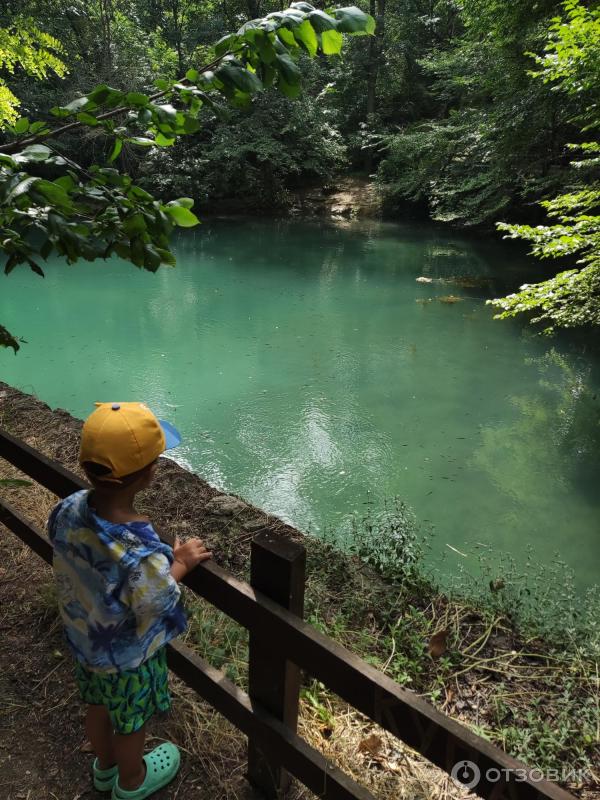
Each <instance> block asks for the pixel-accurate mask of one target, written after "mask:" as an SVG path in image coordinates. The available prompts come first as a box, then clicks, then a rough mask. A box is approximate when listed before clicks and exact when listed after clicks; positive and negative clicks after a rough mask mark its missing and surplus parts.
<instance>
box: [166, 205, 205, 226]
mask: <svg viewBox="0 0 600 800" xmlns="http://www.w3.org/2000/svg"><path fill="white" fill-rule="evenodd" d="M164 210H165V211H166V212H167V214H168V215H169V217H170V218H171V220H172V221H173V222H174V223H175V224H176V225H179V227H180V228H193V227H194V225H197V224H198V223H199V222H200V220H199V219H198V217H197V216H196V215H195V214H194V213H193V212H192V211H190V210H189V208H184V207H183V206H180V205H171V204H169V205H167V206H164Z"/></svg>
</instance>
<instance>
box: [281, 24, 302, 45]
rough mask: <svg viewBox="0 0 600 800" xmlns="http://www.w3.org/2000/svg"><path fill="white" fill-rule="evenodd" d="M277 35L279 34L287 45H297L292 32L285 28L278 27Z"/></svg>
mask: <svg viewBox="0 0 600 800" xmlns="http://www.w3.org/2000/svg"><path fill="white" fill-rule="evenodd" d="M277 36H279V38H280V39H281V41H282V42H283V43H284V44H287V46H288V47H298V42H297V41H296V39H295V37H294V34H293V33H292V32H291V31H290V30H288V29H287V28H278V29H277Z"/></svg>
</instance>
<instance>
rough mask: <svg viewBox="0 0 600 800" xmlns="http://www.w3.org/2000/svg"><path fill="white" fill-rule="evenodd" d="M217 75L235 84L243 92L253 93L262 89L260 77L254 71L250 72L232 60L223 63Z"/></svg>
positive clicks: (224, 80) (228, 82)
mask: <svg viewBox="0 0 600 800" xmlns="http://www.w3.org/2000/svg"><path fill="white" fill-rule="evenodd" d="M216 76H217V78H218V79H219V80H220V81H222V83H224V84H226V85H229V86H235V87H236V89H239V90H240V91H241V92H247V93H249V94H252V93H254V92H258V91H260V90H261V89H262V83H261V81H260V78H259V77H258V76H257V75H256V74H255V73H254V72H249V71H248V70H247V69H244V68H243V67H240V66H238V65H237V64H232V63H231V62H226V63H224V64H221V66H220V67H219V68H218V69H217V71H216Z"/></svg>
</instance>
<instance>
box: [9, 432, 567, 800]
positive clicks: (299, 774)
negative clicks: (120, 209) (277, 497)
mask: <svg viewBox="0 0 600 800" xmlns="http://www.w3.org/2000/svg"><path fill="white" fill-rule="evenodd" d="M0 456H1V457H3V458H4V459H6V460H7V461H9V462H10V463H11V464H13V465H14V466H16V467H17V468H18V469H19V470H21V471H22V472H24V473H25V474H26V475H29V476H30V477H31V478H33V479H34V480H36V481H37V482H38V483H40V484H41V485H42V486H44V487H45V488H47V489H49V490H50V491H51V492H53V493H54V494H56V495H58V496H59V497H66V496H67V495H69V494H71V493H72V492H74V491H77V490H79V489H82V488H89V487H88V486H87V484H86V483H84V482H83V481H82V480H81V479H80V478H79V477H78V476H76V475H75V474H73V473H71V472H69V471H68V470H66V469H65V468H64V467H62V466H61V465H60V464H57V463H56V462H54V461H52V460H51V459H49V458H47V457H46V456H44V455H42V454H41V453H39V452H37V451H36V450H34V449H33V448H31V447H29V446H28V445H26V444H25V443H24V442H21V441H19V440H18V439H16V438H15V437H13V436H11V435H10V434H8V433H7V432H5V431H2V430H0ZM0 522H2V523H3V524H4V525H5V526H6V527H7V528H9V529H10V530H11V531H12V532H13V533H15V534H16V535H17V536H19V537H20V538H21V539H22V540H23V541H24V542H25V543H26V544H28V545H29V546H30V547H31V548H32V549H33V550H34V551H35V552H36V553H37V554H38V555H39V556H41V557H42V558H43V559H45V560H46V561H47V562H48V563H51V560H52V546H51V544H50V542H49V540H48V539H47V537H46V536H45V534H44V533H43V532H42V531H40V530H39V529H38V528H36V527H35V526H34V525H33V524H31V523H30V522H29V521H28V520H26V519H25V518H24V517H23V516H22V515H21V514H20V513H19V512H18V510H16V509H15V508H13V507H12V506H11V505H10V504H9V503H8V502H6V501H5V500H4V499H0ZM164 538H165V540H166V541H169V543H172V541H171V540H170V539H169V537H168V536H165V537H164ZM184 583H185V584H186V585H187V586H188V587H189V588H190V589H192V590H193V591H194V592H195V593H196V594H197V595H199V596H201V597H203V598H205V599H206V600H208V601H209V602H210V603H212V604H213V605H214V606H216V607H217V608H218V609H220V610H221V611H223V612H224V613H225V614H227V615H228V616H229V617H231V618H232V619H233V620H235V621H236V622H237V623H239V624H240V625H242V626H244V627H246V628H247V629H248V631H249V633H250V647H249V694H246V693H245V692H243V691H242V690H241V689H239V688H238V687H237V686H235V685H234V684H233V683H232V682H231V681H229V680H228V679H227V678H226V677H225V676H224V675H223V673H221V672H219V671H218V670H215V669H214V668H213V667H211V666H210V665H209V664H207V663H206V662H205V661H204V660H203V659H202V658H200V657H199V656H198V655H197V654H196V653H194V652H193V651H192V650H190V648H188V647H186V646H185V645H183V644H181V643H179V642H173V643H171V644H170V645H169V666H170V668H171V669H172V670H173V671H174V672H175V674H177V675H178V676H179V677H180V678H181V679H182V680H184V681H185V682H186V683H187V684H188V685H189V686H190V687H192V688H193V689H194V690H196V691H197V692H198V694H199V695H201V696H202V697H203V698H204V699H205V700H207V701H208V702H209V703H211V704H212V705H213V706H214V707H215V708H216V709H217V711H219V712H220V713H222V714H223V715H224V716H225V717H226V718H227V719H228V720H230V722H232V723H233V724H234V725H236V726H237V727H238V728H239V729H240V730H241V731H243V733H245V734H246V735H247V736H248V741H249V751H248V765H249V773H248V777H249V779H250V781H251V782H252V783H253V784H254V785H255V786H256V787H257V788H259V789H260V790H261V792H262V793H263V794H265V795H266V796H267V797H273V798H275V797H283V795H284V793H285V790H286V787H287V784H288V777H287V774H288V773H289V774H290V775H293V776H294V777H296V778H297V779H298V780H299V781H301V782H302V783H303V784H304V785H305V786H307V787H308V788H309V789H310V790H311V791H312V792H314V793H315V794H316V795H318V796H319V797H323V798H331V800H351V798H352V799H354V800H368V799H369V798H370V800H374V798H373V795H372V794H371V793H370V792H369V791H368V790H367V789H365V788H363V787H361V786H359V785H358V784H357V783H356V782H355V781H354V780H353V779H352V778H350V777H349V776H348V775H346V774H344V773H343V772H342V771H340V770H339V769H338V768H337V767H335V766H334V765H332V764H331V763H330V762H328V761H327V760H326V759H325V758H324V757H323V756H322V755H321V754H320V753H319V752H318V751H316V750H315V749H313V748H312V747H310V745H308V743H307V742H306V741H305V740H303V739H302V738H301V737H300V736H298V734H297V733H296V723H297V715H298V691H299V686H300V672H299V671H300V670H301V669H302V670H304V671H305V672H306V673H307V674H309V675H311V676H312V677H314V678H317V679H318V680H320V681H321V682H322V683H323V684H325V686H327V687H328V688H329V689H330V690H331V691H333V692H334V693H335V694H337V695H339V696H340V697H341V698H342V699H344V700H345V701H347V702H348V703H349V704H350V705H352V706H353V707H354V708H355V709H357V710H358V711H360V712H362V713H363V714H365V715H366V716H367V717H368V718H369V719H371V720H372V721H373V722H375V723H377V724H378V725H380V726H381V727H383V728H384V729H386V730H388V731H390V732H391V733H392V734H393V735H394V736H396V737H397V738H398V739H400V740H401V741H403V742H404V743H406V744H407V745H409V746H410V747H411V748H413V749H414V750H416V751H417V752H419V753H421V754H422V755H423V756H425V757H426V758H427V759H429V761H431V762H432V763H434V764H436V765H437V766H439V767H441V768H442V769H444V770H445V771H446V772H448V773H452V770H453V769H456V767H457V765H460V764H462V762H471V765H467V766H468V768H469V769H470V770H471V771H473V770H474V771H475V772H478V773H479V775H480V778H479V780H478V782H477V783H476V785H474V786H473V787H472V791H474V792H476V793H477V794H478V795H479V796H481V797H483V798H490V800H505V799H506V800H508V798H510V800H541V799H542V798H550V799H551V800H574V798H573V796H572V795H571V794H569V793H568V792H566V791H565V790H564V789H562V788H561V787H559V786H558V785H557V784H554V783H552V782H550V781H546V780H542V779H541V776H540V774H539V771H532V770H530V769H528V767H526V766H525V765H524V764H523V763H521V762H519V761H517V760H516V759H514V758H512V757H510V756H508V755H507V754H506V753H504V752H503V751H502V750H500V749H499V748H498V747H495V746H494V745H492V744H490V743H489V742H488V741H486V740H485V739H482V738H481V737H479V736H477V735H475V734H474V733H472V732H471V731H470V730H468V729H467V728H465V727H464V726H463V725H460V724H459V723H458V722H456V721H455V720H452V719H451V718H450V717H448V716H446V715H445V714H442V713H441V712H439V711H438V710H437V709H435V708H434V707H433V706H431V705H430V704H429V703H427V702H426V701H425V700H423V699H422V698H420V697H418V696H417V695H415V694H414V693H413V692H411V691H409V690H407V689H404V688H403V687H401V686H399V685H398V684H397V683H395V682H394V681H392V680H391V679H390V678H388V677H387V676H386V675H384V674H383V673H381V672H378V671H377V670H376V669H374V668H373V667H371V666H370V665H368V664H367V663H366V662H364V661H363V660H362V659H360V658H358V657H357V656H356V655H354V654H353V653H351V652H350V651H348V650H346V649H345V648H344V647H341V646H340V645H338V644H336V643H335V642H334V641H332V640H331V639H330V638H328V637H327V636H324V635H323V634H321V633H319V632H318V631H316V630H315V629H314V628H312V627H311V626H310V625H308V624H307V623H306V622H304V621H303V620H302V603H303V589H304V553H303V548H301V547H299V546H298V545H297V544H294V543H290V542H287V541H285V540H281V539H279V538H277V537H274V536H269V535H260V534H259V535H258V536H257V537H255V540H254V541H253V544H252V554H251V585H250V584H247V583H244V582H243V581H240V580H238V579H237V578H235V577H234V576H233V575H231V574H230V573H228V572H227V571H226V570H224V569H222V568H221V567H219V566H217V565H216V564H214V563H213V562H211V561H208V562H204V563H203V564H200V565H199V566H198V567H197V568H196V569H195V570H194V571H193V572H191V573H190V574H189V575H187V576H186V577H185V578H184ZM537 778H539V780H538V779H537Z"/></svg>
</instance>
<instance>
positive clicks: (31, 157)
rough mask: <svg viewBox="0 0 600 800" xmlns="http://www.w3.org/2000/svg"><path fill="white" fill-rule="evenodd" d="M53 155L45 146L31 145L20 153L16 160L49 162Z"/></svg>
mask: <svg viewBox="0 0 600 800" xmlns="http://www.w3.org/2000/svg"><path fill="white" fill-rule="evenodd" d="M51 155H52V151H51V150H50V148H49V147H46V145H45V144H30V145H29V146H28V147H26V148H25V149H24V150H21V152H20V153H17V154H16V155H15V160H16V161H19V162H23V161H47V160H48V159H49V158H50V156H51Z"/></svg>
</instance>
